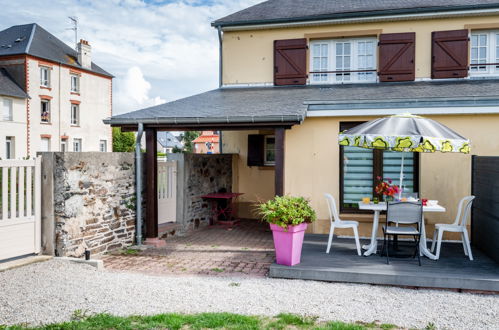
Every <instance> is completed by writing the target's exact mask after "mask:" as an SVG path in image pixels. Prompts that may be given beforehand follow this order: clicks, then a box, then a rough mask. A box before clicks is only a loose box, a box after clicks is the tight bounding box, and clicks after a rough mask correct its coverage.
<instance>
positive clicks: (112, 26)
mask: <svg viewBox="0 0 499 330" xmlns="http://www.w3.org/2000/svg"><path fill="white" fill-rule="evenodd" d="M261 1H263V0H0V8H1V10H0V30H4V29H6V28H8V27H10V26H13V25H20V24H28V23H38V24H39V25H41V26H42V27H43V28H45V29H46V30H48V31H49V32H50V33H52V34H54V35H55V36H56V37H58V38H59V39H61V40H62V41H64V42H66V43H67V44H68V45H70V46H72V47H74V32H73V31H72V30H69V28H70V27H71V21H70V20H69V19H68V16H76V17H78V21H79V23H78V40H79V39H85V40H87V41H88V42H89V43H90V45H91V46H92V60H93V61H94V62H95V63H97V64H98V65H99V66H100V67H102V68H103V69H105V70H106V71H108V72H110V73H111V74H113V75H114V76H115V77H116V78H115V79H114V80H113V113H114V114H120V113H125V112H129V111H133V110H138V109H142V108H145V107H148V106H152V105H157V104H160V103H164V102H169V101H173V100H176V99H180V98H183V97H186V96H190V95H194V94H197V93H201V92H204V91H208V90H211V89H214V88H217V87H218V36H217V31H216V30H215V29H214V28H213V27H211V25H210V23H211V22H212V21H214V20H216V19H218V18H221V17H224V16H226V15H229V14H231V13H233V12H236V11H238V10H241V9H244V8H246V7H249V6H251V5H253V4H255V3H258V2H261Z"/></svg>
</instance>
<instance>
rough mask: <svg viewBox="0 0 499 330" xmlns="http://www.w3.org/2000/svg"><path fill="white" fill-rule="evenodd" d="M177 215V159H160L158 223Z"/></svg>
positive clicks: (174, 218)
mask: <svg viewBox="0 0 499 330" xmlns="http://www.w3.org/2000/svg"><path fill="white" fill-rule="evenodd" d="M176 216H177V161H158V223H159V224H162V223H165V222H175V220H176Z"/></svg>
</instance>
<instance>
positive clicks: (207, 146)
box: [192, 131, 220, 154]
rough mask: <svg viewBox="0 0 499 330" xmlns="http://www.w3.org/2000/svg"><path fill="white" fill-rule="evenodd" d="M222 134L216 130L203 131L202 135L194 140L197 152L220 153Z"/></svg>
mask: <svg viewBox="0 0 499 330" xmlns="http://www.w3.org/2000/svg"><path fill="white" fill-rule="evenodd" d="M219 142H220V135H219V134H218V132H215V131H203V132H202V133H201V135H200V136H198V137H197V138H196V139H194V140H193V141H192V143H193V144H194V153H196V154H218V153H220V146H219Z"/></svg>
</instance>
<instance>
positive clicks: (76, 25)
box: [66, 16, 78, 50]
mask: <svg viewBox="0 0 499 330" xmlns="http://www.w3.org/2000/svg"><path fill="white" fill-rule="evenodd" d="M68 18H69V19H70V20H71V22H72V24H73V27H71V28H68V29H66V30H73V31H74V33H75V50H78V17H76V16H68Z"/></svg>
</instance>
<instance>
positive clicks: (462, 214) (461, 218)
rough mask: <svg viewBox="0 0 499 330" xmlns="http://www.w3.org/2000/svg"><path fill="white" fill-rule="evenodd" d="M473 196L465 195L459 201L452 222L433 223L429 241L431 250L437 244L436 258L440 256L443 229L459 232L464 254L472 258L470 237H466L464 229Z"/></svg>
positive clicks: (466, 233)
mask: <svg viewBox="0 0 499 330" xmlns="http://www.w3.org/2000/svg"><path fill="white" fill-rule="evenodd" d="M474 199H475V196H466V197H464V198H463V199H461V201H460V202H459V206H458V210H457V216H456V220H454V223H452V224H448V223H437V224H436V225H435V232H434V233H433V242H432V243H431V252H432V253H433V251H435V245H436V246H437V253H435V255H436V257H437V259H438V258H440V246H441V245H442V236H443V234H444V232H445V231H450V232H454V233H461V239H462V243H463V249H464V254H465V255H467V256H468V257H469V258H470V260H473V254H471V245H470V239H469V237H468V231H467V230H466V221H467V220H468V217H469V215H470V213H471V205H472V204H473V200H474Z"/></svg>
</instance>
